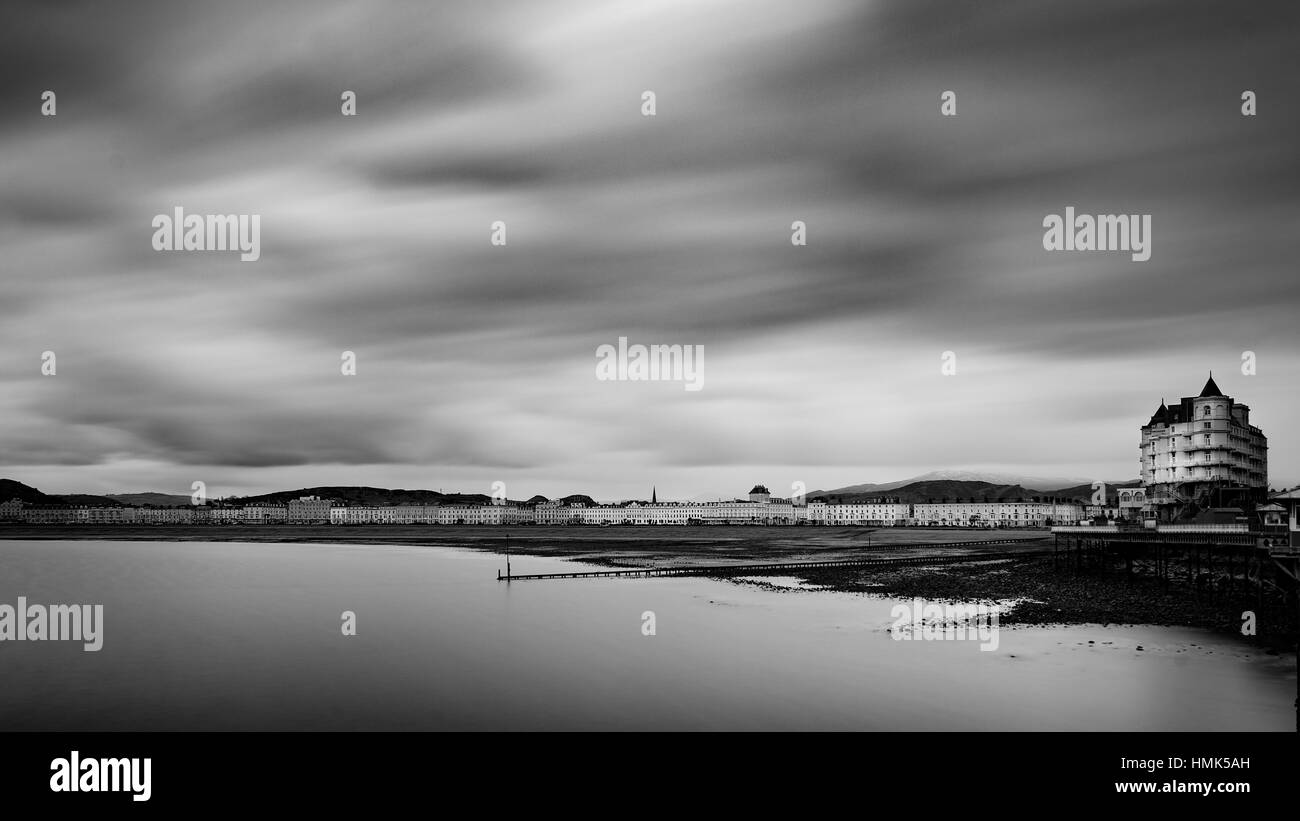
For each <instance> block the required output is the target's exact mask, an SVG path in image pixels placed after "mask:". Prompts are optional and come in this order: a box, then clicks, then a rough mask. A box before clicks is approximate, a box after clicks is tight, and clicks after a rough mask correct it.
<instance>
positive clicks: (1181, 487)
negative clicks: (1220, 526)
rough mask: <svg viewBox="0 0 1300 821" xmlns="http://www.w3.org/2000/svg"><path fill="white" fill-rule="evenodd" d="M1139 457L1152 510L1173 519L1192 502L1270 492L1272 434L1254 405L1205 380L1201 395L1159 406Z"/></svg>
mask: <svg viewBox="0 0 1300 821" xmlns="http://www.w3.org/2000/svg"><path fill="white" fill-rule="evenodd" d="M1138 447H1139V448H1140V451H1141V456H1140V458H1139V463H1140V465H1141V470H1142V474H1141V475H1142V485H1143V487H1144V489H1145V491H1146V502H1147V506H1146V508H1145V510H1146V513H1147V515H1149V516H1151V517H1154V518H1157V519H1159V520H1162V521H1170V520H1171V519H1172V518H1174V517H1176V516H1177V515H1178V513H1179V512H1181V510H1182V509H1184V508H1185V507H1186V506H1187V505H1189V504H1191V503H1193V502H1195V503H1197V504H1198V505H1199V506H1200V507H1218V506H1222V505H1225V504H1229V503H1231V502H1232V501H1234V500H1235V499H1237V498H1241V497H1252V496H1253V497H1256V498H1257V500H1261V501H1262V499H1263V498H1264V495H1265V494H1267V492H1268V438H1267V437H1266V436H1264V432H1263V431H1261V430H1260V429H1259V428H1257V427H1255V426H1254V425H1252V424H1250V408H1249V407H1248V406H1246V405H1243V404H1242V403H1240V402H1237V401H1234V400H1233V398H1232V397H1231V396H1226V395H1224V393H1223V391H1221V390H1219V386H1218V385H1216V384H1215V383H1214V377H1213V376H1211V377H1210V379H1209V380H1208V381H1207V382H1206V383H1205V387H1204V388H1202V389H1201V393H1200V395H1199V396H1185V397H1183V399H1182V401H1181V402H1179V403H1178V404H1177V405H1172V406H1166V405H1165V403H1164V401H1163V400H1161V402H1160V407H1159V408H1157V409H1156V412H1155V413H1154V414H1152V416H1151V420H1150V421H1149V422H1147V423H1146V424H1145V425H1143V426H1142V441H1141V444H1140V445H1139V446H1138Z"/></svg>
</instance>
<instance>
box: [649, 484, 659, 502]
mask: <svg viewBox="0 0 1300 821" xmlns="http://www.w3.org/2000/svg"><path fill="white" fill-rule="evenodd" d="M650 504H652V505H657V504H659V488H657V487H652V488H651V489H650Z"/></svg>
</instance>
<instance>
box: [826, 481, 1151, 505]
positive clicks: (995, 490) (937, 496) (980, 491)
mask: <svg viewBox="0 0 1300 821" xmlns="http://www.w3.org/2000/svg"><path fill="white" fill-rule="evenodd" d="M1138 484H1140V483H1139V482H1136V481H1134V482H1131V483H1128V484H1126V485H1120V484H1113V485H1112V484H1107V486H1106V495H1107V497H1108V499H1110V500H1112V502H1113V501H1114V500H1115V499H1116V498H1117V495H1116V492H1115V489H1116V488H1118V487H1122V486H1123V487H1132V486H1135V485H1138ZM863 487H866V488H872V489H871V490H857V488H863ZM1034 497H1038V498H1039V499H1049V500H1050V499H1052V498H1059V499H1070V500H1074V501H1080V502H1085V503H1089V502H1091V501H1092V484H1091V483H1089V484H1085V485H1076V486H1074V487H1067V488H1060V489H1052V490H1040V489H1037V488H1028V487H1025V486H1023V485H1020V484H995V483H993V482H982V481H965V480H957V479H932V480H924V481H917V482H911V483H909V484H905V485H901V486H893V487H887V486H885V485H851V486H849V487H848V488H842V489H840V490H831V491H816V492H814V493H810V494H808V498H809V499H825V500H827V501H837V502H861V501H864V500H866V499H880V498H889V499H898V500H899V501H901V502H909V503H916V502H928V501H931V500H933V501H936V502H938V501H943V500H944V499H947V500H949V501H963V502H964V501H969V500H971V499H974V500H975V501H977V502H982V501H985V500H986V499H987V500H988V501H990V502H1006V501H1015V500H1017V499H1024V500H1032V499H1033V498H1034Z"/></svg>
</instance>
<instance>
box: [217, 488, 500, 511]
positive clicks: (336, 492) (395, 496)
mask: <svg viewBox="0 0 1300 821" xmlns="http://www.w3.org/2000/svg"><path fill="white" fill-rule="evenodd" d="M302 496H319V497H321V498H322V499H332V500H334V501H337V502H343V503H344V504H348V505H374V506H383V505H455V504H487V503H489V502H491V501H492V497H491V496H488V495H487V494H485V493H439V492H438V491H436V490H403V489H401V488H397V489H390V488H384V487H353V486H336V487H304V488H300V489H298V490H280V491H276V492H275V493H263V494H262V495H261V496H242V497H238V498H235V497H230V498H227V499H226V501H227V502H232V503H238V504H254V503H258V502H265V503H275V504H284V503H285V502H288V501H289V500H291V499H297V498H299V497H302Z"/></svg>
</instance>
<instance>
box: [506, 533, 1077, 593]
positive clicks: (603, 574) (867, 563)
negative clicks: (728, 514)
mask: <svg viewBox="0 0 1300 821" xmlns="http://www.w3.org/2000/svg"><path fill="white" fill-rule="evenodd" d="M1015 541H1021V542H1025V541H1037V539H1010V540H1006V541H1005V542H1004V541H1003V540H998V541H996V542H964V543H963V542H950V543H948V544H949V545H957V544H965V545H967V546H969V545H980V544H1005V543H1008V542H1015ZM935 546H936V545H911V547H935ZM1050 555H1052V551H1050V550H1016V551H1003V552H998V553H961V554H957V555H947V556H898V557H892V558H890V557H877V558H872V559H828V560H826V561H811V562H776V563H770V564H710V565H695V566H690V567H637V568H631V569H624V570H584V571H578V572H572V573H528V574H524V575H513V576H512V575H509V574H508V573H507V575H504V576H503V575H501V571H499V570H498V571H497V581H505V582H510V581H536V580H541V579H601V578H633V579H635V578H652V577H661V576H737V575H744V574H749V573H771V572H774V571H792V572H798V571H800V570H808V569H820V568H824V567H882V568H883V567H909V566H918V565H920V566H924V565H934V564H958V563H961V562H987V561H996V560H999V559H1021V558H1030V557H1042V556H1050Z"/></svg>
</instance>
